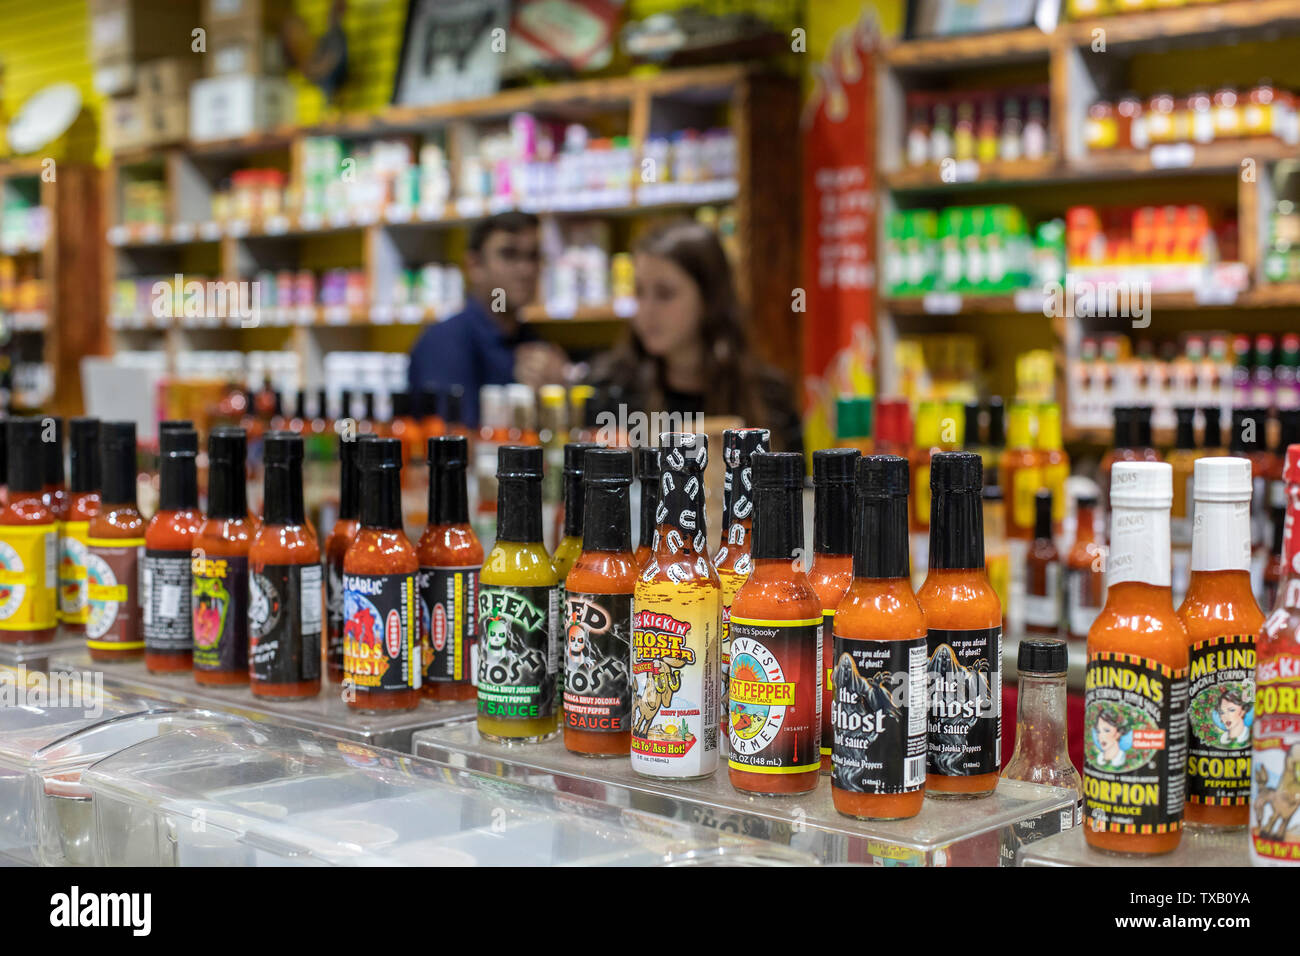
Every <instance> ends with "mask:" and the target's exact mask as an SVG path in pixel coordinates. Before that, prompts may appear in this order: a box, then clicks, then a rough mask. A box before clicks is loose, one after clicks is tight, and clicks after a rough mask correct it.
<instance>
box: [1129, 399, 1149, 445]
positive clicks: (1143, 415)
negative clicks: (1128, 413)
mask: <svg viewBox="0 0 1300 956" xmlns="http://www.w3.org/2000/svg"><path fill="white" fill-rule="evenodd" d="M1151 411H1152V409H1151V406H1150V405H1135V406H1133V426H1132V428H1133V434H1134V439H1135V441H1134V443H1135V445H1136V447H1138V448H1150V447H1152V446H1151Z"/></svg>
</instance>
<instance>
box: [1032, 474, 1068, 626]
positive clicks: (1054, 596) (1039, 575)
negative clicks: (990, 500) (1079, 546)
mask: <svg viewBox="0 0 1300 956" xmlns="http://www.w3.org/2000/svg"><path fill="white" fill-rule="evenodd" d="M1052 511H1053V508H1052V492H1050V491H1048V490H1047V489H1046V488H1043V489H1041V490H1039V492H1038V494H1036V495H1035V496H1034V540H1033V543H1032V544H1030V546H1029V555H1028V561H1027V564H1026V567H1025V633H1027V634H1046V635H1049V636H1051V637H1056V636H1058V635H1059V634H1060V633H1061V554H1060V552H1059V551H1057V549H1056V543H1055V542H1054V541H1053V540H1052Z"/></svg>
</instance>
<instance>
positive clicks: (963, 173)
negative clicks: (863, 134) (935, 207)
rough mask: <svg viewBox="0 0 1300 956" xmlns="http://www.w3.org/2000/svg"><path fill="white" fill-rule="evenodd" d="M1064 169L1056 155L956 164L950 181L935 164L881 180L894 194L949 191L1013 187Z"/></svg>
mask: <svg viewBox="0 0 1300 956" xmlns="http://www.w3.org/2000/svg"><path fill="white" fill-rule="evenodd" d="M1061 168H1062V164H1061V162H1060V160H1059V159H1057V158H1056V157H1054V156H1050V157H1045V158H1043V159H1020V160H1014V161H1011V162H1007V161H1003V160H995V161H994V162H991V163H979V162H976V161H975V160H969V161H966V162H960V163H956V164H955V165H954V166H953V167H952V178H951V179H949V180H945V179H944V178H943V171H942V170H941V168H940V167H939V166H936V165H933V164H930V165H926V166H912V167H909V168H907V169H900V170H898V171H897V172H892V173H882V174H881V180H882V181H883V182H884V184H885V187H886V188H887V189H892V190H894V191H895V192H903V191H908V190H932V189H949V188H952V187H960V186H993V185H1011V184H1015V183H1032V182H1043V181H1044V180H1048V179H1052V178H1053V177H1055V176H1056V175H1057V174H1058V173H1059V171H1060V169H1061Z"/></svg>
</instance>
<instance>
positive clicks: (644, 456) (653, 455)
mask: <svg viewBox="0 0 1300 956" xmlns="http://www.w3.org/2000/svg"><path fill="white" fill-rule="evenodd" d="M636 478H637V482H638V484H639V486H640V489H641V509H640V516H641V517H640V521H639V522H638V524H639V538H638V543H637V546H636V566H637V567H638V568H644V567H645V566H646V562H647V561H649V560H650V558H651V557H652V556H653V555H654V540H655V511H656V509H658V507H659V449H658V448H638V449H637V450H636Z"/></svg>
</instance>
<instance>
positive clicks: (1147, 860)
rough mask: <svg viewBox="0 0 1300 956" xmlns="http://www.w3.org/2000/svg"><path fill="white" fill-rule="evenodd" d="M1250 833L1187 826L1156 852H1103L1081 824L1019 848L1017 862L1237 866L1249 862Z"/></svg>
mask: <svg viewBox="0 0 1300 956" xmlns="http://www.w3.org/2000/svg"><path fill="white" fill-rule="evenodd" d="M1249 840H1250V835H1249V833H1248V832H1247V831H1246V830H1245V829H1241V830H1230V831H1227V832H1214V831H1206V830H1201V829H1199V828H1196V827H1187V828H1185V829H1184V830H1183V838H1182V839H1181V840H1180V841H1179V842H1178V849H1176V850H1174V851H1173V852H1172V853H1164V854H1160V855H1158V856H1136V855H1131V854H1117V853H1103V852H1101V851H1100V850H1094V849H1092V848H1091V847H1090V846H1088V844H1087V843H1086V842H1085V841H1084V837H1083V828H1082V827H1076V828H1075V829H1073V830H1068V831H1066V832H1065V833H1058V834H1056V835H1055V836H1050V837H1048V838H1047V839H1045V840H1039V841H1037V842H1036V843H1030V844H1027V845H1026V846H1025V847H1023V848H1022V849H1021V850H1020V854H1019V856H1018V858H1017V860H1016V865H1017V866H1107V867H1109V866H1137V867H1147V868H1153V869H1158V868H1171V867H1179V868H1185V867H1215V868H1223V867H1237V866H1250V843H1249Z"/></svg>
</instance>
